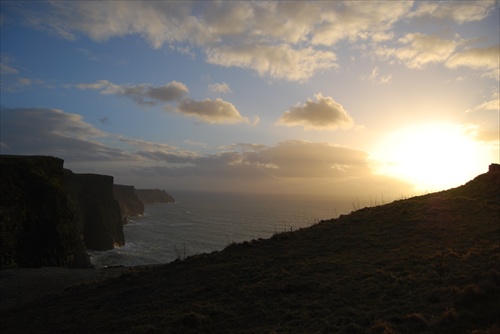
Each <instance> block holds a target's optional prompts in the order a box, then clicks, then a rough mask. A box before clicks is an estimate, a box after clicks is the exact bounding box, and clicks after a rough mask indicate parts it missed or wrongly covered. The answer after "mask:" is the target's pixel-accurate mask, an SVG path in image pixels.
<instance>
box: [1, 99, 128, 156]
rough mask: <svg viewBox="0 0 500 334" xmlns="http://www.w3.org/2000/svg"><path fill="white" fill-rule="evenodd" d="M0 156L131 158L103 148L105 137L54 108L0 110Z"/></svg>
mask: <svg viewBox="0 0 500 334" xmlns="http://www.w3.org/2000/svg"><path fill="white" fill-rule="evenodd" d="M1 113H2V122H1V126H2V139H1V140H2V153H5V154H44V155H54V156H58V157H61V158H64V159H68V160H70V161H103V160H126V159H130V158H131V155H130V154H128V153H126V152H123V151H121V150H119V149H115V148H112V147H108V146H105V145H104V144H102V143H100V142H99V141H98V138H103V137H106V136H107V134H106V133H104V132H101V131H99V130H97V129H95V128H94V127H93V126H92V125H91V124H88V123H86V122H84V121H83V120H82V117H81V116H80V115H76V114H68V113H65V112H63V111H62V110H57V109H42V108H19V109H2V110H1Z"/></svg>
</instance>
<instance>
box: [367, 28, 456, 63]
mask: <svg viewBox="0 0 500 334" xmlns="http://www.w3.org/2000/svg"><path fill="white" fill-rule="evenodd" d="M398 43H399V44H400V45H401V46H400V47H395V48H390V47H383V46H382V47H377V48H376V50H375V54H376V55H378V56H379V57H381V58H383V59H389V60H390V59H395V60H398V61H399V62H401V63H403V64H405V65H406V66H408V67H409V68H417V69H418V68H422V67H423V66H425V65H427V64H433V63H443V62H445V61H446V60H447V59H448V58H449V57H450V56H451V55H452V54H453V52H454V51H455V48H456V47H457V42H455V41H454V40H446V39H442V38H440V37H437V36H433V35H424V34H421V33H411V34H407V35H405V36H404V37H402V38H400V39H399V40H398Z"/></svg>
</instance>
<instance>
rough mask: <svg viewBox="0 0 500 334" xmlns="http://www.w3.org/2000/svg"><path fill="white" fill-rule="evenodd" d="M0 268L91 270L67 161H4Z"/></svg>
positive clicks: (39, 158)
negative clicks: (41, 267)
mask: <svg viewBox="0 0 500 334" xmlns="http://www.w3.org/2000/svg"><path fill="white" fill-rule="evenodd" d="M0 166H1V172H2V174H1V178H0V188H1V201H0V260H1V261H0V265H1V267H2V268H4V267H40V266H68V267H89V266H90V260H89V256H88V255H87V251H86V247H85V243H84V239H83V227H84V226H83V219H82V217H81V216H80V209H79V203H78V202H76V201H74V199H73V198H72V197H71V196H69V189H68V185H67V175H68V171H66V170H65V169H64V168H63V160H61V159H58V158H54V157H44V156H5V155H2V156H0Z"/></svg>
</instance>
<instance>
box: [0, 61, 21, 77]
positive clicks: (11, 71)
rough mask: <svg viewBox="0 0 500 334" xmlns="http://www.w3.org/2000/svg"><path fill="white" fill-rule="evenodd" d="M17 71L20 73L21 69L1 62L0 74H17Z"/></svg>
mask: <svg viewBox="0 0 500 334" xmlns="http://www.w3.org/2000/svg"><path fill="white" fill-rule="evenodd" d="M17 73H19V71H18V70H16V69H15V68H13V67H10V66H7V65H5V64H0V74H1V75H7V74H17Z"/></svg>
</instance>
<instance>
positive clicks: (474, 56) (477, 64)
mask: <svg viewBox="0 0 500 334" xmlns="http://www.w3.org/2000/svg"><path fill="white" fill-rule="evenodd" d="M499 50H500V45H498V44H497V45H493V46H490V47H487V48H470V49H467V50H464V51H461V52H457V53H455V54H454V55H453V56H451V57H450V58H449V59H448V61H447V62H446V66H448V67H449V68H457V67H461V66H465V67H470V68H474V69H478V70H484V71H485V75H487V76H491V77H492V78H495V79H497V80H499V66H500V65H499V59H500V53H499Z"/></svg>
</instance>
